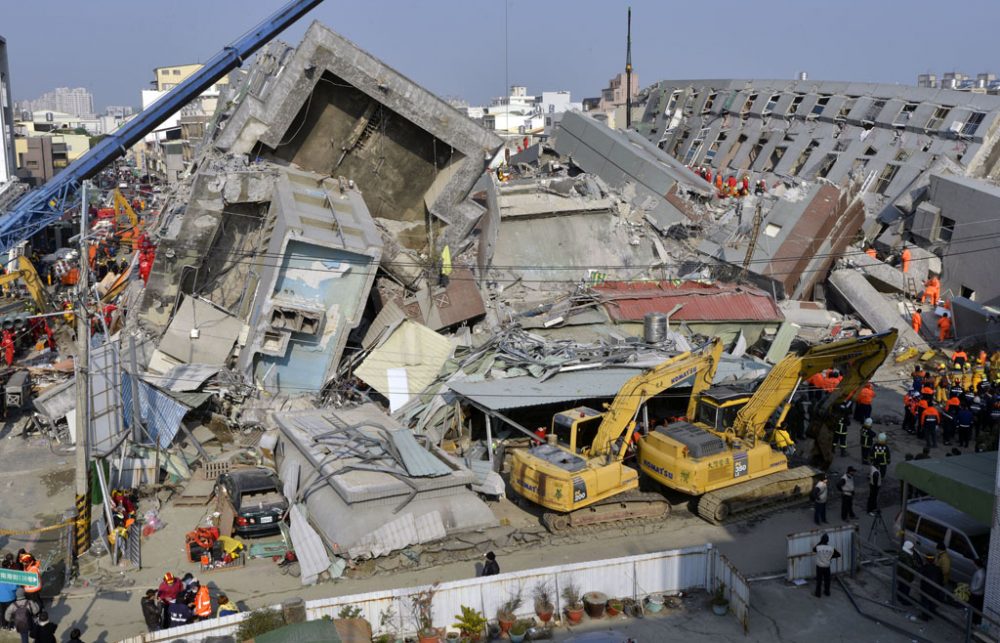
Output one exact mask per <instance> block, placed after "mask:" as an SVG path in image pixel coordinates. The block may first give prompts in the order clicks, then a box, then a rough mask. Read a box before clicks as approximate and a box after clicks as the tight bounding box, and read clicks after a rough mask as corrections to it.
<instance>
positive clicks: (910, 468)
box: [896, 451, 997, 525]
mask: <svg viewBox="0 0 1000 643" xmlns="http://www.w3.org/2000/svg"><path fill="white" fill-rule="evenodd" d="M996 475H997V452H996V451H989V452H987V453H970V454H968V455H959V456H954V457H951V458H933V459H928V460H911V461H909V462H901V463H900V464H899V465H898V466H897V467H896V477H897V478H899V479H900V480H903V481H904V482H907V483H909V484H911V485H913V486H914V487H916V488H918V489H920V490H921V491H923V492H925V493H928V494H930V495H932V496H934V497H935V498H937V499H938V500H941V501H944V502H946V503H948V504H949V505H951V506H952V507H954V508H955V509H958V510H959V511H962V512H965V513H967V514H969V515H970V516H972V517H973V518H975V519H976V520H978V521H980V522H982V523H984V524H987V525H991V524H993V499H994V491H995V489H996Z"/></svg>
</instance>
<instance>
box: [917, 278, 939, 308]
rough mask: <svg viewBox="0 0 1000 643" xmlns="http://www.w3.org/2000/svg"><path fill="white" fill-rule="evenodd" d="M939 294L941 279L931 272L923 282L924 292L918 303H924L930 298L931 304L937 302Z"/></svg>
mask: <svg viewBox="0 0 1000 643" xmlns="http://www.w3.org/2000/svg"><path fill="white" fill-rule="evenodd" d="M940 295H941V280H940V279H938V277H937V275H935V274H931V276H930V278H928V279H927V281H925V282H924V294H923V295H922V296H921V297H920V303H921V304H922V303H924V302H925V301H927V300H928V299H930V300H931V305H932V306H933V305H934V304H936V303H937V300H938V297H939V296H940Z"/></svg>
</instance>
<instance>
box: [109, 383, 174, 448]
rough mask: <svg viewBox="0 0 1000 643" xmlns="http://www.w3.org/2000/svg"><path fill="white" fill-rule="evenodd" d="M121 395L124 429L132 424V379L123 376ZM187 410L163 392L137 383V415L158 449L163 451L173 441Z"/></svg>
mask: <svg viewBox="0 0 1000 643" xmlns="http://www.w3.org/2000/svg"><path fill="white" fill-rule="evenodd" d="M121 394H122V408H123V409H124V410H125V413H123V416H124V420H125V427H126V428H128V427H130V426H131V424H132V378H131V377H129V376H128V375H125V374H122V378H121ZM189 410H190V409H188V407H187V406H185V405H183V404H181V403H180V402H178V401H177V400H175V399H173V398H172V397H170V396H169V395H167V394H166V393H164V392H163V391H160V390H157V389H156V388H154V387H152V386H150V385H149V384H146V383H145V382H142V381H140V382H139V414H140V417H141V418H142V421H143V422H144V423H145V425H146V431H147V432H148V433H149V437H151V438H153V439H154V440H156V441H157V443H158V444H159V445H160V448H163V449H165V448H167V447H168V446H170V443H171V442H173V441H174V436H176V435H177V430H178V429H179V428H180V426H181V420H183V419H184V416H185V415H187V412H188V411H189Z"/></svg>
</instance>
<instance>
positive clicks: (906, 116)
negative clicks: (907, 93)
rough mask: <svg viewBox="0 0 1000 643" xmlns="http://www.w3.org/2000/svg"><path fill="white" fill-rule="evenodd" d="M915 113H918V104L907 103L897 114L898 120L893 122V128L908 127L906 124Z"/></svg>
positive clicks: (895, 119)
mask: <svg viewBox="0 0 1000 643" xmlns="http://www.w3.org/2000/svg"><path fill="white" fill-rule="evenodd" d="M915 111H917V103H906V104H905V105H903V106H902V107H900V108H899V113H898V114H896V118H894V119H893V121H892V125H893V127H906V124H907V123H908V122H909V120H910V117H911V116H913V112H915Z"/></svg>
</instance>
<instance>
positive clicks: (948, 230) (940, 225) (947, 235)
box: [933, 214, 955, 243]
mask: <svg viewBox="0 0 1000 643" xmlns="http://www.w3.org/2000/svg"><path fill="white" fill-rule="evenodd" d="M954 234H955V220H954V219H949V218H948V217H946V216H942V215H940V214H939V215H938V216H937V221H935V225H934V235H933V236H934V240H935V241H943V242H945V243H948V242H950V241H951V237H952V236H953V235H954Z"/></svg>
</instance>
